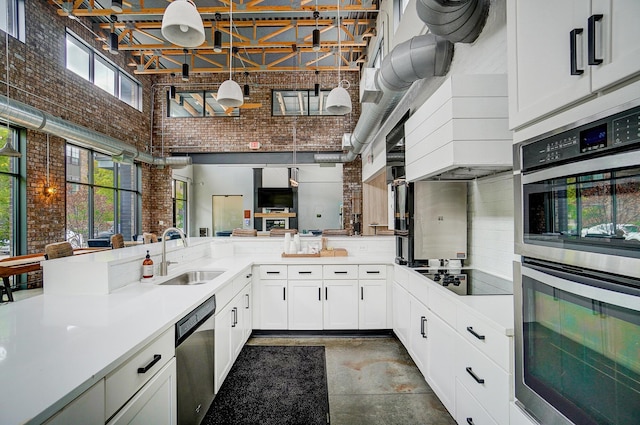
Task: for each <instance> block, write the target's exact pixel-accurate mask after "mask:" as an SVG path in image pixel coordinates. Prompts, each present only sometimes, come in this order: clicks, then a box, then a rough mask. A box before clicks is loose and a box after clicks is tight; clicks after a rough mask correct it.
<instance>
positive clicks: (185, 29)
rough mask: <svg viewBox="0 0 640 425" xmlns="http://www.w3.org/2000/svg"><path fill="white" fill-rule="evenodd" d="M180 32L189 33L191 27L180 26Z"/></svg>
mask: <svg viewBox="0 0 640 425" xmlns="http://www.w3.org/2000/svg"><path fill="white" fill-rule="evenodd" d="M180 31H182V32H187V31H189V27H188V26H186V25H180Z"/></svg>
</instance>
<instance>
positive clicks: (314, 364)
mask: <svg viewBox="0 0 640 425" xmlns="http://www.w3.org/2000/svg"><path fill="white" fill-rule="evenodd" d="M325 364H326V361H325V353H324V347H315V346H314V347H309V346H305V347H299V346H259V345H246V346H245V347H244V348H243V349H242V352H241V353H240V355H239V356H238V359H237V360H236V362H235V364H234V365H233V367H232V368H231V371H230V372H229V375H228V376H227V379H226V380H225V381H224V383H223V384H222V387H221V388H220V392H219V393H218V394H217V395H216V398H215V399H214V401H213V403H212V405H211V408H210V409H209V411H208V412H207V415H206V416H205V418H204V419H203V421H202V425H214V424H225V425H235V424H260V425H271V424H273V425H275V424H278V425H286V424H290V425H294V424H296V425H297V424H300V425H302V424H304V425H315V424H317V425H326V424H327V423H328V422H329V396H328V391H327V373H326V366H325Z"/></svg>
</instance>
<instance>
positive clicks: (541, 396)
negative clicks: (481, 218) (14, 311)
mask: <svg viewBox="0 0 640 425" xmlns="http://www.w3.org/2000/svg"><path fill="white" fill-rule="evenodd" d="M515 157H516V168H518V167H519V168H520V173H516V191H517V193H518V194H519V196H518V197H517V199H519V206H520V209H519V210H520V212H519V214H517V215H516V253H517V254H519V255H520V256H521V261H517V262H515V263H514V299H515V316H516V332H515V333H516V365H515V366H516V370H515V374H516V382H515V395H516V399H517V403H518V404H519V405H520V407H522V408H523V409H525V411H527V412H528V413H529V414H530V415H531V416H532V417H533V418H534V419H536V420H537V421H538V422H539V423H540V424H544V425H554V424H563V425H565V424H580V425H582V424H585V425H589V424H593V425H596V424H598V425H604V424H611V425H631V424H638V423H639V422H638V421H639V419H638V418H640V106H638V105H637V104H635V105H627V106H626V107H623V108H619V109H618V110H615V111H609V112H608V113H606V114H602V115H601V116H597V117H592V118H590V119H588V120H584V121H583V122H580V123H576V124H575V125H572V126H568V127H567V128H564V129H560V130H559V131H556V132H553V133H552V134H547V135H544V136H542V137H539V138H536V139H533V140H530V141H527V142H524V143H522V144H520V145H519V146H517V148H516V156H515Z"/></svg>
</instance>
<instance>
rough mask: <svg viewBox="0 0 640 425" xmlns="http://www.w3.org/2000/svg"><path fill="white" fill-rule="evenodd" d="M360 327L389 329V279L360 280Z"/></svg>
mask: <svg viewBox="0 0 640 425" xmlns="http://www.w3.org/2000/svg"><path fill="white" fill-rule="evenodd" d="M359 287H360V288H359V289H360V290H359V293H358V300H359V301H358V302H359V304H358V328H359V329H387V281H386V280H380V279H379V280H369V279H367V280H360V281H359Z"/></svg>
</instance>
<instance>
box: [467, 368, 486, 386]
mask: <svg viewBox="0 0 640 425" xmlns="http://www.w3.org/2000/svg"><path fill="white" fill-rule="evenodd" d="M467 373H468V374H469V375H471V377H472V378H473V379H475V380H476V382H477V383H478V384H484V379H482V378H478V375H476V374H475V373H473V369H471V368H470V367H467Z"/></svg>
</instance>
